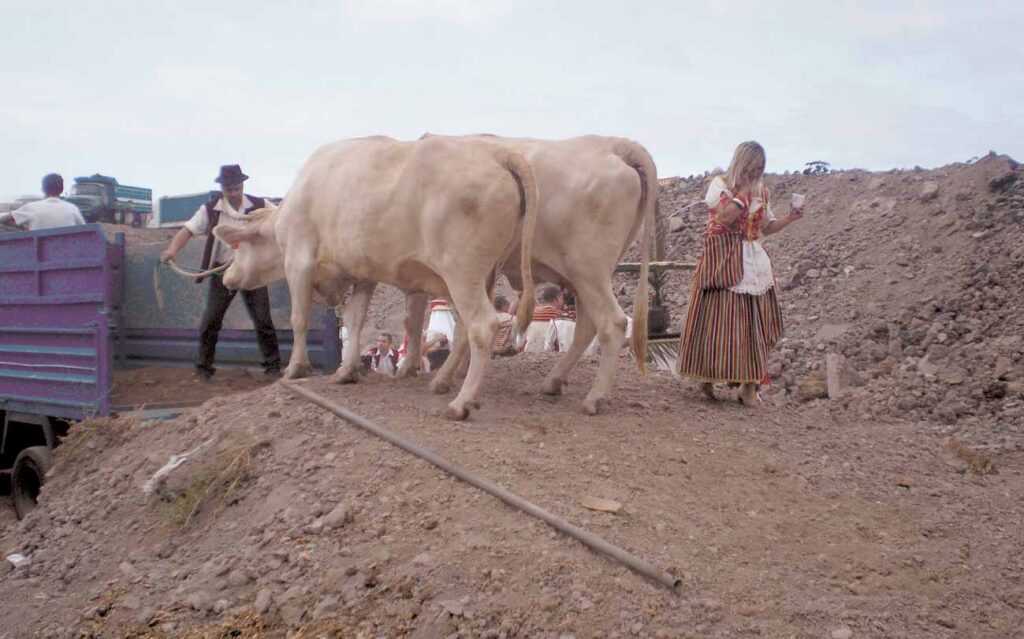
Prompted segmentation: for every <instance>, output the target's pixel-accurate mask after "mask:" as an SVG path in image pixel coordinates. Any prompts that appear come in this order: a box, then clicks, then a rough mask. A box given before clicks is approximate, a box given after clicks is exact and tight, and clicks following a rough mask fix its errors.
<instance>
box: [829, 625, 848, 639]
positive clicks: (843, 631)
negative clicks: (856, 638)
mask: <svg viewBox="0 0 1024 639" xmlns="http://www.w3.org/2000/svg"><path fill="white" fill-rule="evenodd" d="M852 637H853V631H852V630H850V629H849V628H847V627H846V626H843V627H842V628H836V629H835V630H833V631H832V639H851V638H852Z"/></svg>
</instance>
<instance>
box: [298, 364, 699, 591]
mask: <svg viewBox="0 0 1024 639" xmlns="http://www.w3.org/2000/svg"><path fill="white" fill-rule="evenodd" d="M280 383H281V385H282V386H284V387H285V388H287V389H288V390H290V391H291V392H293V393H295V394H296V395H299V396H300V397H303V398H305V399H307V400H309V401H310V402H312V403H314V404H316V405H317V406H319V407H321V408H323V409H325V410H329V411H330V412H332V413H334V414H335V415H337V416H338V417H341V418H342V419H344V420H345V421H347V422H349V423H351V424H353V425H355V426H358V427H359V428H362V429H363V430H365V431H367V432H369V433H372V434H373V435H376V436H377V437H380V438H381V439H384V440H386V441H388V442H391V443H392V444H394V445H395V446H398V447H399V448H401V449H402V450H404V451H406V452H409V453H412V454H413V455H416V456H417V457H419V458H421V459H424V460H426V461H428V462H430V463H431V464H433V465H435V466H437V467H438V468H440V469H442V470H444V471H446V472H448V473H451V474H452V475H455V476H456V477H458V478H459V479H461V480H462V481H464V482H466V483H467V484H470V485H472V486H475V487H477V488H479V489H480V490H482V491H484V492H486V493H489V494H491V495H494V496H495V497H497V498H498V499H500V500H502V501H503V502H505V503H506V504H508V505H509V506H512V507H513V508H517V509H519V510H521V511H523V512H524V513H526V514H528V515H532V516H534V517H536V518H537V519H540V520H542V521H544V522H545V523H547V524H548V525H549V526H551V527H552V528H554V529H555V530H558V531H560V532H563V533H565V534H566V535H569V536H570V537H572V538H573V539H576V540H577V541H580V542H582V543H584V544H586V545H587V546H590V547H591V548H592V549H594V550H596V551H598V552H600V553H604V554H605V555H608V556H609V557H611V558H612V559H615V560H616V561H619V562H621V563H623V564H625V565H626V566H628V567H629V568H631V569H632V570H634V571H636V572H638V573H640V574H641V575H643V576H644V577H647V578H648V579H651V580H653V581H656V582H658V583H659V584H661V585H663V586H665V587H666V588H669V589H670V590H672V591H673V592H676V591H677V589H678V588H679V586H680V585H681V584H682V580H681V579H676V578H675V577H673V576H672V575H670V574H668V573H667V572H664V571H661V570H658V569H657V568H655V567H654V566H652V565H650V564H649V563H647V562H646V561H644V560H642V559H640V558H639V557H636V556H634V555H632V554H630V553H629V552H627V551H625V550H623V549H622V548H619V547H618V546H616V545H614V544H612V543H609V542H607V541H605V540H604V539H601V538H600V537H598V536H597V535H595V534H594V533H592V532H590V531H588V530H584V529H583V528H580V527H579V526H575V525H573V524H571V523H569V522H568V521H566V520H565V519H562V518H561V517H559V516H557V515H554V514H552V513H549V512H548V511H546V510H544V509H543V508H541V507H539V506H537V505H536V504H534V503H532V502H529V501H527V500H525V499H523V498H522V497H520V496H519V495H516V494H515V493H512V492H509V491H508V490H506V489H505V488H503V487H501V486H499V485H498V484H495V483H494V482H492V481H490V480H487V479H484V478H483V477H479V476H477V475H476V474H474V473H472V472H470V471H469V470H467V469H465V468H463V467H462V466H460V465H458V464H456V463H454V462H451V461H449V460H447V459H445V458H444V457H441V456H440V455H437V454H435V453H433V452H431V451H429V450H427V449H425V448H423V447H422V446H420V445H418V444H416V443H414V442H411V441H409V440H408V439H405V438H404V437H402V436H401V435H397V434H395V433H393V432H391V431H389V430H387V429H386V428H383V427H381V426H378V425H377V424H374V423H373V422H371V421H370V420H368V419H366V418H365V417H362V416H360V415H357V414H356V413H353V412H352V411H350V410H348V409H347V408H345V407H344V406H342V405H341V404H338V403H337V402H333V401H331V400H329V399H327V398H326V397H324V396H323V395H320V394H319V393H315V392H313V391H311V390H309V389H308V388H302V387H301V386H299V385H298V384H295V383H292V382H286V381H284V380H282V381H281V382H280Z"/></svg>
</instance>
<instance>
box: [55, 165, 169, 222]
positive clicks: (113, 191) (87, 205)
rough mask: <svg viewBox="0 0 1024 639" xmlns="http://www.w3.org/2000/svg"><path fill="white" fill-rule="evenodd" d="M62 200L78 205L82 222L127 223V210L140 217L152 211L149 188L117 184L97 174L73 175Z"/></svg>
mask: <svg viewBox="0 0 1024 639" xmlns="http://www.w3.org/2000/svg"><path fill="white" fill-rule="evenodd" d="M64 199H65V200H67V201H68V202H71V203H72V204H74V205H75V206H77V207H78V209H79V210H80V211H81V212H82V217H84V218H85V221H86V222H106V223H108V224H126V223H128V224H130V223H131V219H126V214H127V213H128V212H129V211H131V212H133V213H136V214H138V215H142V216H148V215H150V214H152V213H153V190H152V189H147V188H143V187H140V186H126V185H124V184H118V182H117V180H116V179H114V178H112V177H108V176H106V175H100V174H99V173H94V174H93V175H91V176H89V177H77V178H75V184H74V186H72V187H71V195H69V196H68V197H66V198H64Z"/></svg>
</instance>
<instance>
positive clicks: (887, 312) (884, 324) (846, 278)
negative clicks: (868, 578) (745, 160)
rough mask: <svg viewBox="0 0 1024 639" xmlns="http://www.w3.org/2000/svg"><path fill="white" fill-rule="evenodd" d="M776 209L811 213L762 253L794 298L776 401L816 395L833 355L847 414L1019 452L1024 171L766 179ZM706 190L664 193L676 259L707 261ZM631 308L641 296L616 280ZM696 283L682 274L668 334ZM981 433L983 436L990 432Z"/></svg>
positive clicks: (775, 364)
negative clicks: (935, 427)
mask: <svg viewBox="0 0 1024 639" xmlns="http://www.w3.org/2000/svg"><path fill="white" fill-rule="evenodd" d="M768 182H769V184H770V186H771V188H772V191H773V201H774V202H775V206H774V208H775V212H776V214H777V215H783V214H785V213H786V210H787V208H788V202H789V197H790V195H791V194H792V193H797V192H799V193H806V194H807V214H806V216H805V217H804V219H803V220H802V221H801V222H799V223H798V224H794V225H792V226H790V227H789V228H787V229H786V230H785V231H784V232H782V233H780V234H779V235H775V236H772V237H769V238H768V239H767V240H766V242H765V243H766V246H767V247H768V250H769V252H770V254H771V256H772V260H773V262H774V263H775V266H776V271H777V275H778V277H779V283H780V285H781V287H782V289H783V294H782V296H781V301H782V305H783V312H784V321H785V326H786V338H785V339H784V341H783V343H782V344H781V345H780V346H779V348H777V349H776V351H775V353H773V355H772V361H771V374H772V377H773V381H774V385H773V386H772V388H771V390H769V391H768V393H769V394H777V395H780V396H783V397H785V398H788V399H791V400H792V401H794V402H798V401H811V400H814V399H817V398H821V397H822V396H823V395H824V394H825V388H826V358H827V356H828V355H829V354H832V355H834V357H833V358H832V361H833V363H834V368H835V369H837V370H838V373H839V377H840V378H841V384H840V385H841V386H842V387H843V389H842V390H841V392H840V394H839V397H838V400H839V402H840V404H841V405H842V406H843V407H845V408H848V409H850V410H852V411H853V412H854V414H855V415H857V416H859V417H860V418H862V419H870V418H874V417H877V416H880V415H885V416H892V417H901V418H911V419H924V420H930V421H936V422H939V423H941V424H954V423H955V424H960V425H962V426H963V427H964V431H965V432H964V436H967V437H984V438H986V439H987V440H989V441H988V443H990V444H993V445H1007V446H1016V445H1019V444H1020V442H1021V435H1022V433H1024V430H1022V429H1024V395H1022V391H1024V386H1022V382H1024V337H1022V336H1024V283H1022V281H1021V279H1020V277H1019V273H1020V272H1021V271H1022V269H1024V168H1022V167H1021V166H1020V165H1018V164H1017V163H1016V162H1015V161H1013V160H1012V159H1010V158H1008V157H1006V156H999V155H995V154H989V155H987V156H985V157H983V158H981V159H979V160H976V161H972V162H970V163H964V164H954V165H950V166H947V167H943V168H941V169H936V170H932V171H924V170H913V171H889V172H885V173H869V172H865V171H841V172H835V173H831V174H826V175H802V174H787V175H781V176H780V175H774V176H769V178H768ZM706 186H707V178H703V177H702V178H693V179H679V180H675V181H673V182H672V183H670V184H668V185H667V186H666V187H663V190H662V195H661V198H662V200H661V206H662V211H664V212H665V213H666V214H667V215H671V216H672V217H670V218H669V221H670V228H671V229H672V233H671V235H670V241H669V251H668V257H669V259H674V260H682V261H694V260H695V259H696V257H697V256H698V255H699V254H700V250H701V240H702V233H703V229H704V224H705V221H706V210H705V209H704V207H703V205H701V204H697V205H696V206H690V207H689V208H687V207H688V206H689V205H692V204H693V203H695V202H700V200H701V199H702V198H703V196H704V191H705V189H706ZM620 286H621V288H620V301H621V302H622V303H623V304H624V305H626V304H628V303H629V301H630V297H631V288H632V286H631V285H628V286H627V280H626V278H625V277H623V278H621V283H620ZM688 294H689V274H673V275H671V276H670V277H669V283H668V284H667V286H666V299H667V304H668V305H669V307H670V309H671V311H672V316H673V320H672V321H673V326H674V327H676V328H675V330H678V326H679V325H680V323H681V322H682V319H683V318H684V317H685V314H686V305H687V297H688ZM982 430H984V431H986V432H984V433H982V432H980V431H982Z"/></svg>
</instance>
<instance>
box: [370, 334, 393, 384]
mask: <svg viewBox="0 0 1024 639" xmlns="http://www.w3.org/2000/svg"><path fill="white" fill-rule="evenodd" d="M394 341H395V340H394V338H393V337H392V336H391V333H381V334H380V335H378V336H377V345H376V346H373V347H371V348H370V350H369V352H368V353H367V355H369V356H370V371H372V372H374V373H380V374H381V375H387V376H389V377H394V376H395V372H396V371H397V370H398V351H396V350H395V349H394V348H392V344H393V343H394Z"/></svg>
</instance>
